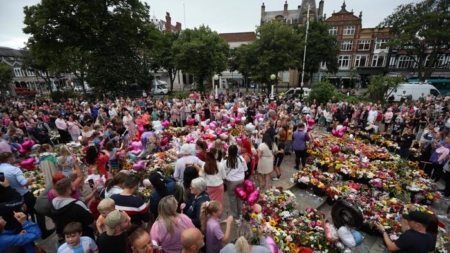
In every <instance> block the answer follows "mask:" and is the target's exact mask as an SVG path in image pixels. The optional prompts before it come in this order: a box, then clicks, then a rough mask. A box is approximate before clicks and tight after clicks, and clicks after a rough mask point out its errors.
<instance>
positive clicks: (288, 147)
mask: <svg viewBox="0 0 450 253" xmlns="http://www.w3.org/2000/svg"><path fill="white" fill-rule="evenodd" d="M293 135H294V125H293V124H289V129H288V132H287V138H286V149H285V155H290V154H291V147H292V136H293Z"/></svg>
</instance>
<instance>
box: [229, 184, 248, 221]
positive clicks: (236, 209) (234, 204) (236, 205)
mask: <svg viewBox="0 0 450 253" xmlns="http://www.w3.org/2000/svg"><path fill="white" fill-rule="evenodd" d="M243 183H244V179H242V180H238V181H228V180H227V193H228V197H229V198H230V210H231V215H232V216H233V217H235V218H238V217H239V214H240V213H241V207H242V200H241V199H240V198H237V197H236V192H235V191H234V190H235V189H236V187H237V186H239V185H241V184H243Z"/></svg>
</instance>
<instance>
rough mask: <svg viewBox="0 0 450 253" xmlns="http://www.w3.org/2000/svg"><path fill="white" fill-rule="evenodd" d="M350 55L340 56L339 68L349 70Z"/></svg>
mask: <svg viewBox="0 0 450 253" xmlns="http://www.w3.org/2000/svg"><path fill="white" fill-rule="evenodd" d="M350 58H351V57H350V55H339V59H338V64H339V68H348V67H349V66H350Z"/></svg>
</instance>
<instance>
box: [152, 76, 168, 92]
mask: <svg viewBox="0 0 450 253" xmlns="http://www.w3.org/2000/svg"><path fill="white" fill-rule="evenodd" d="M151 93H152V94H153V95H167V94H169V88H168V87H167V83H166V82H164V81H161V80H154V81H153V84H152V89H151Z"/></svg>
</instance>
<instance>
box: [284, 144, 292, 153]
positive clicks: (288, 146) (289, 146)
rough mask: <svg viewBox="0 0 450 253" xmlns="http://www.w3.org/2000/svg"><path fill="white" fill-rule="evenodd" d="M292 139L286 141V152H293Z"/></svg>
mask: <svg viewBox="0 0 450 253" xmlns="http://www.w3.org/2000/svg"><path fill="white" fill-rule="evenodd" d="M291 147H292V141H286V146H285V153H287V154H289V153H291Z"/></svg>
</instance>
